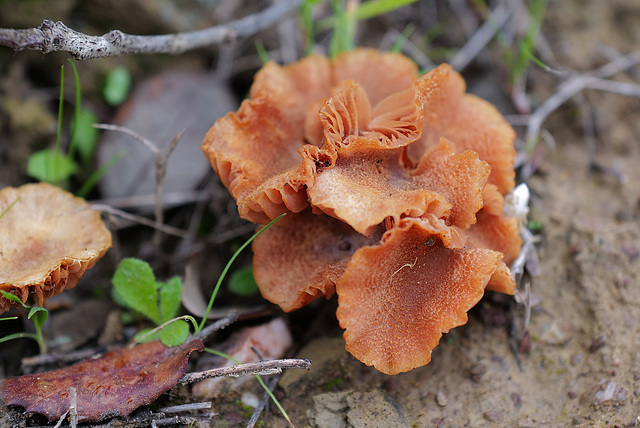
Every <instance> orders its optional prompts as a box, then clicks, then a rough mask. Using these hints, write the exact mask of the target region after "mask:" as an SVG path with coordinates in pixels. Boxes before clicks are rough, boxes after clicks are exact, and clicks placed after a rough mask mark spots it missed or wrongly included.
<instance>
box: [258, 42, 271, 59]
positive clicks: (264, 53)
mask: <svg viewBox="0 0 640 428" xmlns="http://www.w3.org/2000/svg"><path fill="white" fill-rule="evenodd" d="M256 51H257V52H258V56H259V57H260V62H262V65H265V64H266V63H268V62H269V61H270V60H271V58H269V54H268V53H267V50H266V49H265V47H264V44H263V43H262V40H256Z"/></svg>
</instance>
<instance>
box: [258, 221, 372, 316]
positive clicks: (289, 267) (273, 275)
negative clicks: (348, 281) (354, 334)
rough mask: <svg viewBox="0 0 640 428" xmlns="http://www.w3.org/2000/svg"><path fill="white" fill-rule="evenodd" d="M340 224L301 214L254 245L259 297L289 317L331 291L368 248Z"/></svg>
mask: <svg viewBox="0 0 640 428" xmlns="http://www.w3.org/2000/svg"><path fill="white" fill-rule="evenodd" d="M380 235H381V234H380V233H377V234H373V236H371V237H369V238H367V237H365V236H363V235H360V234H359V233H357V232H356V231H355V230H353V229H352V228H350V227H349V226H348V225H346V224H345V223H342V222H340V221H338V220H336V219H334V218H331V217H328V216H324V215H323V216H320V215H315V214H313V213H311V211H310V210H306V211H304V212H302V213H300V214H298V215H296V216H292V218H291V219H290V221H288V222H287V223H284V224H276V225H274V226H272V227H271V228H269V229H267V230H266V231H264V232H263V233H262V234H261V235H260V236H258V237H257V238H256V239H255V241H254V242H253V254H254V257H253V274H254V276H255V278H256V282H257V283H258V284H259V285H260V292H261V293H262V296H263V297H264V298H265V299H267V300H269V301H271V302H273V303H275V304H277V305H279V306H280V308H282V310H283V311H286V312H289V311H293V310H295V309H298V308H301V307H302V306H305V305H306V304H308V303H310V302H312V301H313V300H315V299H317V298H319V297H322V296H326V297H327V298H329V297H331V296H332V295H333V293H334V292H335V289H336V286H335V283H336V281H337V280H338V278H340V276H341V275H342V274H343V273H344V270H345V269H346V267H347V263H349V259H350V258H351V256H352V255H353V253H354V252H355V251H356V250H357V249H358V248H361V247H363V246H365V245H373V244H375V243H376V242H377V241H378V240H379V239H380Z"/></svg>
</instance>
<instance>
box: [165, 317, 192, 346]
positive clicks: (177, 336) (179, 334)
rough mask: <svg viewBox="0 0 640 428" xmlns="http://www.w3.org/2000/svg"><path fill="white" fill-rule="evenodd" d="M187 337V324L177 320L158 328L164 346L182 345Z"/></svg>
mask: <svg viewBox="0 0 640 428" xmlns="http://www.w3.org/2000/svg"><path fill="white" fill-rule="evenodd" d="M188 338H189V324H188V323H187V322H186V321H183V320H178V321H176V322H173V323H171V324H169V325H167V326H166V327H165V328H163V329H162V330H160V340H162V343H163V344H165V345H166V346H178V345H182V344H183V343H184V342H186V341H187V339H188Z"/></svg>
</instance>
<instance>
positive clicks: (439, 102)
mask: <svg viewBox="0 0 640 428" xmlns="http://www.w3.org/2000/svg"><path fill="white" fill-rule="evenodd" d="M420 79H421V80H425V81H428V86H429V87H430V89H431V90H430V91H429V92H427V93H425V96H424V99H423V100H422V102H423V103H424V121H423V124H422V138H421V139H420V141H418V142H416V143H414V144H411V145H410V146H409V148H408V151H409V155H410V157H411V158H412V159H413V160H414V161H416V162H417V159H419V158H420V157H421V156H422V153H424V151H425V150H426V149H427V148H428V147H431V146H433V145H436V144H438V143H439V141H440V139H441V138H442V137H444V138H446V139H447V140H450V141H453V142H454V143H455V147H456V150H459V151H464V150H473V151H474V152H477V153H478V155H479V156H480V159H482V160H483V161H485V162H487V163H488V164H489V165H490V166H491V175H490V176H489V183H491V184H495V185H496V186H497V187H498V189H499V190H500V192H501V193H502V194H503V195H504V194H506V193H509V192H511V191H512V190H513V188H514V186H515V180H514V179H515V172H514V170H513V162H514V159H515V155H516V151H515V149H514V148H513V140H514V138H515V132H514V130H513V128H511V126H510V125H509V124H508V123H507V121H506V120H505V119H504V117H502V115H501V114H500V112H499V111H498V110H497V109H496V108H495V107H494V106H493V105H492V104H490V103H489V102H487V101H485V100H483V99H481V98H478V97H476V96H475V95H472V94H466V93H465V87H466V85H465V82H464V79H463V78H462V77H461V76H460V75H459V74H458V73H457V72H455V71H454V70H453V69H452V68H451V66H449V65H447V64H443V65H441V66H439V67H437V68H436V69H434V70H432V71H430V72H429V73H427V74H425V75H423V76H421V77H420Z"/></svg>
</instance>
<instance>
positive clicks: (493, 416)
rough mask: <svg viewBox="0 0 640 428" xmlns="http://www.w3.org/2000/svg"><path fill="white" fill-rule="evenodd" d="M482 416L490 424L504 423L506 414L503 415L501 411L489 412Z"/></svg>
mask: <svg viewBox="0 0 640 428" xmlns="http://www.w3.org/2000/svg"><path fill="white" fill-rule="evenodd" d="M482 416H484V418H485V419H486V420H488V421H489V422H502V421H504V413H502V412H501V411H500V410H489V411H487V412H484V414H483V415H482Z"/></svg>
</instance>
